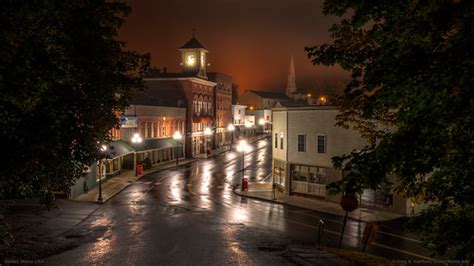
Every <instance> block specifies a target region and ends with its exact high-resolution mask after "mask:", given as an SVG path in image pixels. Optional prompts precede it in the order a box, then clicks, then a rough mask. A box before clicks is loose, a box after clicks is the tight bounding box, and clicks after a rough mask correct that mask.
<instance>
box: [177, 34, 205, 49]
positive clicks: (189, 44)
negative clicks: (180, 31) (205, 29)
mask: <svg viewBox="0 0 474 266" xmlns="http://www.w3.org/2000/svg"><path fill="white" fill-rule="evenodd" d="M193 48H202V49H206V48H205V47H204V46H203V45H202V44H201V43H200V42H199V41H198V40H197V39H196V38H195V37H194V36H193V37H192V38H191V40H189V41H188V42H187V43H185V44H184V45H183V46H181V47H180V48H179V49H193Z"/></svg>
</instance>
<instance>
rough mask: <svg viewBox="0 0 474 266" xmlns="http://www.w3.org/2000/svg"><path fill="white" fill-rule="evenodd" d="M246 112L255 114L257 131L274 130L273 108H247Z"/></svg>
mask: <svg viewBox="0 0 474 266" xmlns="http://www.w3.org/2000/svg"><path fill="white" fill-rule="evenodd" d="M246 113H247V114H248V115H254V116H255V119H254V120H255V125H256V128H257V132H270V131H271V130H272V110H269V109H260V110H247V112H246Z"/></svg>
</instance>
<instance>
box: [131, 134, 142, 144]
mask: <svg viewBox="0 0 474 266" xmlns="http://www.w3.org/2000/svg"><path fill="white" fill-rule="evenodd" d="M132 142H133V143H140V142H142V137H140V134H138V133H135V134H133V137H132Z"/></svg>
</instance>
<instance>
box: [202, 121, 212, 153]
mask: <svg viewBox="0 0 474 266" xmlns="http://www.w3.org/2000/svg"><path fill="white" fill-rule="evenodd" d="M210 135H212V130H211V129H210V128H208V127H206V128H205V129H204V143H205V144H206V145H205V149H206V156H207V137H208V136H210Z"/></svg>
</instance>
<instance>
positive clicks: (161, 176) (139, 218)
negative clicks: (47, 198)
mask: <svg viewBox="0 0 474 266" xmlns="http://www.w3.org/2000/svg"><path fill="white" fill-rule="evenodd" d="M241 158H242V156H241V155H240V154H238V153H237V152H235V151H230V152H226V153H223V154H221V155H217V156H215V157H214V158H209V159H205V160H199V161H196V162H193V163H191V164H188V165H184V166H180V167H176V168H172V169H168V170H164V171H160V172H156V173H152V174H149V175H146V176H143V177H142V178H141V179H140V180H139V181H137V182H135V183H133V184H131V185H130V186H129V187H127V188H126V189H125V190H124V191H122V192H121V193H119V194H118V195H117V196H115V197H114V198H113V199H111V200H110V201H109V202H107V203H106V204H104V205H102V206H101V207H100V208H98V209H97V210H96V211H95V212H94V213H93V214H92V215H91V216H90V217H89V218H87V219H86V221H85V222H83V223H82V224H81V225H80V226H78V228H76V229H75V230H76V232H75V233H76V234H78V235H81V234H82V235H87V237H84V241H83V243H81V244H80V245H79V246H78V247H76V248H74V249H71V250H69V251H66V252H63V253H61V254H58V255H56V256H53V257H50V258H48V259H47V260H46V262H47V263H48V264H63V265H64V264H97V263H98V264H112V265H123V264H139V265H143V264H158V263H159V264H172V265H177V264H212V265H222V264H260V265H270V264H271V265H280V264H287V263H289V261H287V260H286V261H285V260H284V259H282V258H280V257H277V256H275V255H274V254H272V252H268V251H269V250H281V249H284V247H285V246H286V245H287V243H288V241H293V242H297V243H302V245H307V246H310V245H313V243H314V242H315V240H316V232H317V226H318V221H319V219H323V220H324V221H325V228H324V229H325V231H324V238H323V241H324V242H326V243H329V244H330V245H332V246H335V245H336V244H337V240H338V237H339V232H340V229H341V226H342V217H340V216H335V215H330V214H325V213H319V212H316V211H310V210H306V209H301V208H297V207H291V206H285V205H280V204H275V203H271V202H265V201H258V200H252V199H247V198H243V197H240V196H238V195H235V194H234V193H233V191H232V188H233V187H234V186H236V185H238V184H239V183H240V180H241V175H242V172H241V169H242V160H241ZM245 166H246V169H245V175H246V176H249V177H250V181H251V182H252V181H259V180H263V179H265V178H267V177H268V175H269V174H270V171H271V143H269V142H268V140H260V141H258V142H256V143H254V144H252V151H251V152H249V153H248V154H246V156H245ZM365 225H366V224H365V223H364V222H359V221H354V220H349V221H348V224H347V225H346V234H345V238H344V242H343V246H344V247H348V248H353V249H358V250H361V249H362V247H361V244H360V240H359V239H360V238H361V235H362V234H363V231H364V227H365ZM416 239H417V236H416V235H414V234H410V233H407V232H404V231H403V229H402V227H401V225H400V224H399V223H398V222H385V223H382V224H381V225H380V231H379V232H378V233H377V235H376V237H375V241H374V244H373V245H372V246H368V247H367V252H370V253H373V254H377V255H382V256H384V257H387V258H391V259H416V260H423V259H424V258H425V257H426V256H427V252H426V251H425V250H424V249H423V248H422V247H421V245H420V243H419V241H417V240H416ZM290 263H291V261H290Z"/></svg>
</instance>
